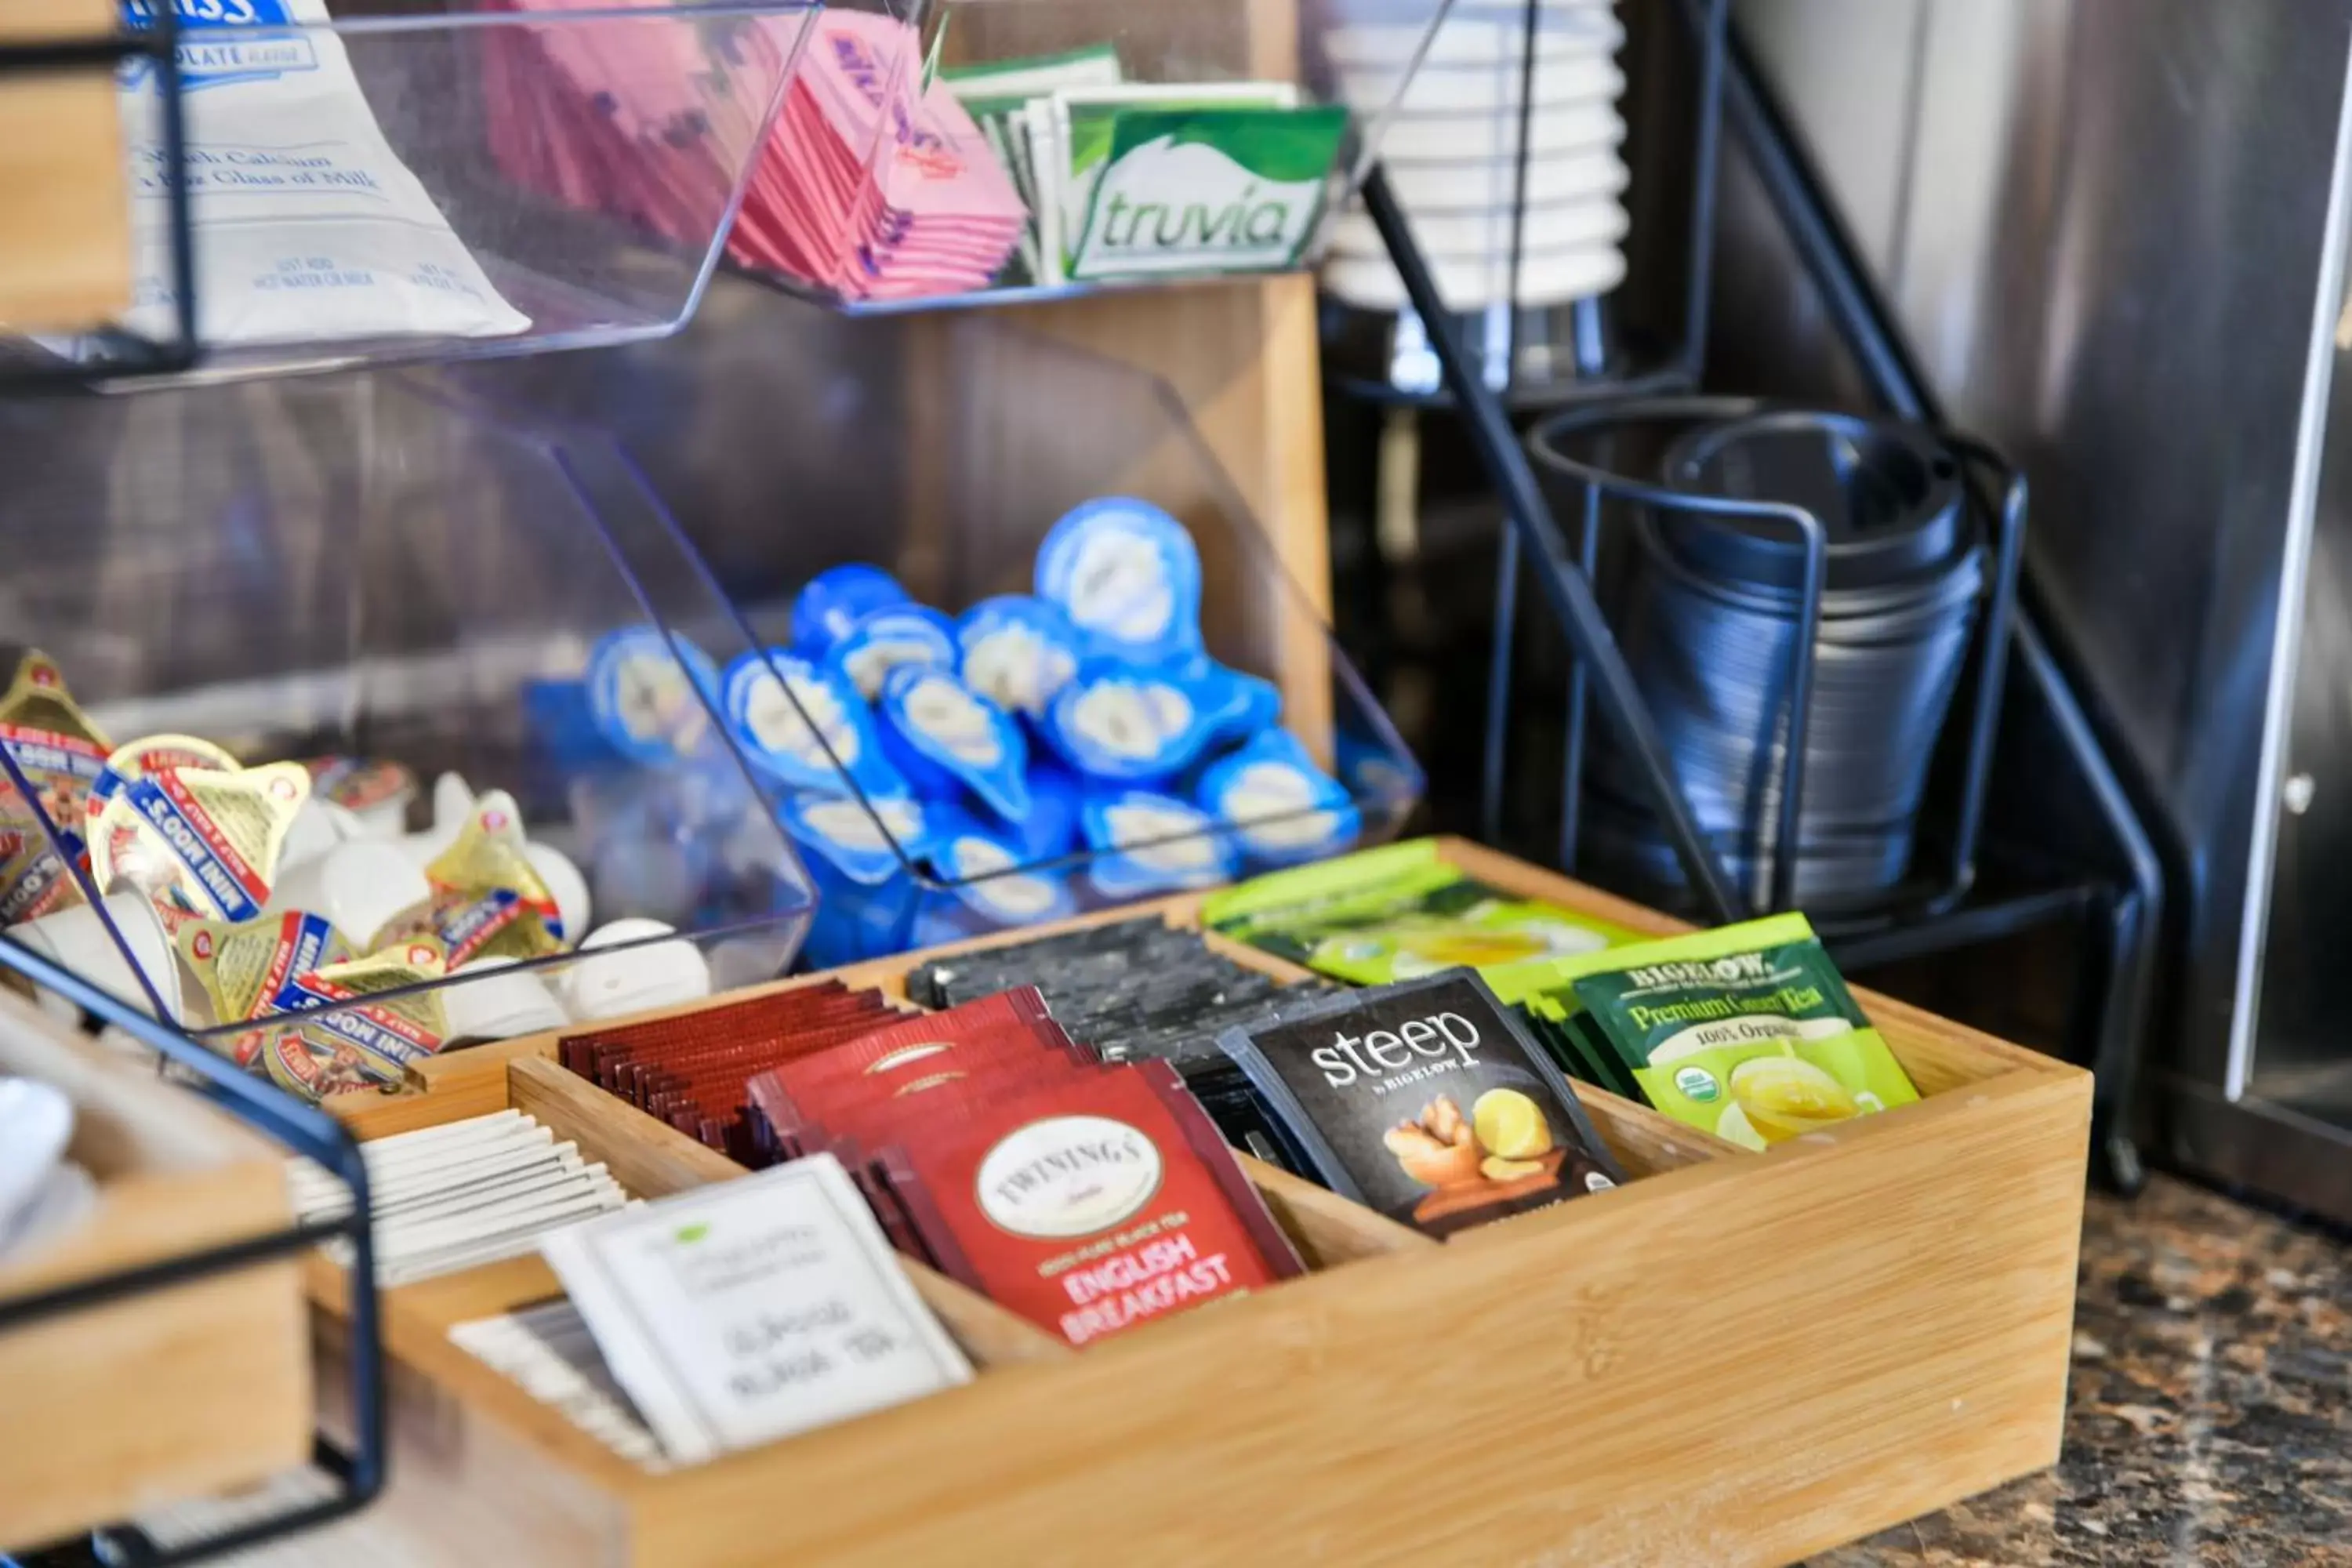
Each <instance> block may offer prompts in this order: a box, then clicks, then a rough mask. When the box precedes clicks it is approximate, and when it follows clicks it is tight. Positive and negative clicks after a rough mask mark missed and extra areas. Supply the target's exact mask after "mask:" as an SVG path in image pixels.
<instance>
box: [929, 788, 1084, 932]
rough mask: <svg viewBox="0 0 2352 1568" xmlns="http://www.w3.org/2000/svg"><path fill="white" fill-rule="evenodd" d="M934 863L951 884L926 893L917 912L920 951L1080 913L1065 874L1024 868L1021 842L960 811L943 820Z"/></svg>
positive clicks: (934, 866)
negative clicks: (942, 943)
mask: <svg viewBox="0 0 2352 1568" xmlns="http://www.w3.org/2000/svg"><path fill="white" fill-rule="evenodd" d="M930 860H931V866H932V868H933V870H934V871H935V872H937V874H938V876H939V878H940V880H941V881H944V882H947V883H949V884H950V886H947V887H944V888H937V889H929V890H927V891H926V892H925V893H924V894H923V897H922V900H921V901H920V903H919V905H918V906H917V908H916V911H915V923H914V933H913V942H914V945H915V946H917V947H934V946H937V945H938V944H940V943H941V942H961V941H962V940H963V939H965V938H967V937H973V936H984V935H986V934H988V933H989V932H991V931H1004V930H1007V929H1008V928H1011V927H1014V926H1031V925H1043V924H1045V923H1047V922H1049V921H1062V920H1067V919H1069V918H1070V917H1071V916H1072V915H1075V914H1076V913H1077V911H1078V900H1077V896H1076V894H1075V893H1074V892H1072V891H1071V889H1070V879H1069V878H1068V877H1067V876H1066V875H1065V874H1063V873H1061V872H1057V871H1042V870H1024V869H1023V868H1022V867H1023V864H1024V861H1023V850H1022V847H1021V845H1020V844H1019V843H1018V842H1016V841H1014V840H1012V839H1009V838H1008V837H1006V836H1005V835H1004V834H1003V833H1002V832H1000V831H997V830H995V829H992V828H990V827H988V826H985V825H984V824H982V823H981V822H980V821H979V820H978V819H976V818H974V817H971V816H966V815H964V814H962V813H959V812H950V813H948V814H947V815H946V816H945V817H944V819H943V821H942V822H941V823H940V827H939V832H938V837H937V838H936V839H935V841H934V843H933V847H932V850H931V856H930Z"/></svg>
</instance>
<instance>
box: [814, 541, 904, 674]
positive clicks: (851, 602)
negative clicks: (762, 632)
mask: <svg viewBox="0 0 2352 1568" xmlns="http://www.w3.org/2000/svg"><path fill="white" fill-rule="evenodd" d="M906 603H908V595H907V590H906V589H905V588H903V587H901V586H900V585H899V584H898V579H897V578H896V577H893V576H891V575H890V574H888V573H887V572H885V571H883V570H882V568H880V567H879V566H868V565H866V564H865V563H862V562H860V563H852V564H850V565H847V566H835V567H834V568H833V569H832V570H831V571H829V572H820V573H818V574H816V575H815V576H814V577H812V578H810V579H809V580H808V581H807V582H806V583H805V584H802V586H801V591H800V592H799V593H798V594H796V595H793V651H794V652H795V653H798V654H799V655H800V656H801V657H802V658H806V659H810V660H812V661H815V660H822V659H823V658H824V656H825V655H826V654H828V653H830V652H832V651H833V645H834V644H835V643H837V642H839V641H840V640H841V639H842V638H843V637H847V636H848V635H849V628H850V627H852V626H856V624H857V622H858V619H859V617H861V616H864V615H866V613H867V612H868V611H870V610H879V609H882V608H885V607H886V606H887V605H903V604H906Z"/></svg>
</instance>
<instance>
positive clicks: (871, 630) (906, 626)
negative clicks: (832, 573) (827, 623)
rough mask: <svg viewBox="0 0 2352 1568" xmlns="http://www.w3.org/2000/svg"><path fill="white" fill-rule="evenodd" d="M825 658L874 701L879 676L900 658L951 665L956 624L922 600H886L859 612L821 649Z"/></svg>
mask: <svg viewBox="0 0 2352 1568" xmlns="http://www.w3.org/2000/svg"><path fill="white" fill-rule="evenodd" d="M825 659H826V663H827V664H828V666H829V667H830V668H832V669H833V670H835V672H836V673H837V674H839V675H840V676H842V677H843V678H844V679H846V680H847V681H848V682H849V684H850V685H851V686H853V687H855V688H856V690H857V695H858V696H859V697H861V698H863V699H865V700H866V701H868V702H872V701H874V700H877V699H878V698H879V697H880V696H881V695H882V682H883V681H884V680H885V679H887V678H888V677H889V674H890V672H891V671H892V670H894V669H896V668H898V667H899V666H900V665H902V664H911V665H917V666H927V667H929V668H937V669H946V670H952V669H954V668H955V667H956V646H955V628H954V627H953V626H951V625H950V624H949V621H948V618H947V617H946V616H943V615H941V614H940V613H939V612H938V611H937V610H934V609H932V608H930V607H929V606H928V605H883V606H882V607H881V608H880V609H877V610H870V611H868V612H867V613H866V614H865V615H863V616H858V617H857V621H856V624H855V625H854V626H851V627H850V628H849V630H847V631H846V632H845V633H843V634H842V636H841V637H840V639H839V640H838V641H836V642H835V644H834V645H833V648H832V651H831V652H829V653H827V654H826V655H825Z"/></svg>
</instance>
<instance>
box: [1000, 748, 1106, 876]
mask: <svg viewBox="0 0 2352 1568" xmlns="http://www.w3.org/2000/svg"><path fill="white" fill-rule="evenodd" d="M1028 784H1029V814H1028V815H1027V816H1024V817H1023V818H1022V819H1021V820H1020V821H1018V822H1015V823H1011V824H1008V825H1007V826H1006V827H1005V829H1004V831H1005V832H1006V833H1008V834H1009V835H1011V836H1012V837H1013V838H1016V839H1017V840H1019V842H1020V845H1021V856H1022V859H1023V861H1024V864H1028V865H1035V864H1036V863H1037V862H1039V861H1041V860H1057V859H1059V858H1062V857H1063V856H1065V855H1067V854H1068V853H1069V852H1070V851H1071V850H1073V849H1076V847H1078V835H1079V833H1080V831H1081V829H1080V826H1079V822H1078V813H1079V809H1080V807H1081V806H1082V805H1084V803H1085V800H1086V786H1085V784H1082V783H1081V782H1080V781H1079V779H1078V775H1077V774H1076V773H1072V772H1070V770H1069V769H1067V768H1066V767H1064V766H1062V765H1061V763H1057V762H1055V761H1054V760H1053V759H1052V758H1051V757H1048V756H1041V755H1039V754H1037V753H1036V752H1034V751H1033V752H1031V753H1030V757H1029V778H1028Z"/></svg>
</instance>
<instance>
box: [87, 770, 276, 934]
mask: <svg viewBox="0 0 2352 1568" xmlns="http://www.w3.org/2000/svg"><path fill="white" fill-rule="evenodd" d="M309 799H310V770H309V769H308V768H306V767H304V766H303V765H302V764H301V763H270V764H269V765H268V766H267V767H259V768H245V769H242V770H240V771H238V772H236V773H226V772H221V771H215V770H213V769H185V770H184V769H177V768H165V769H163V770H162V771H160V772H157V773H149V774H147V775H146V776H145V777H143V778H141V779H139V780H137V781H135V782H133V783H131V784H126V785H125V786H124V787H123V789H122V790H121V793H120V794H118V795H115V797H114V798H113V799H112V800H110V801H109V802H107V804H106V808H105V809H104V810H103V811H101V812H100V814H99V817H98V821H97V823H96V824H95V825H94V826H93V830H92V832H91V834H90V842H89V863H90V877H91V879H92V880H93V881H94V882H95V883H96V884H97V887H98V889H99V891H100V892H101V893H110V892H113V891H116V890H117V889H121V888H126V887H127V888H135V889H138V890H139V891H141V892H142V893H144V894H146V895H147V898H148V899H149V900H150V901H151V902H152V903H153V904H154V906H155V909H156V912H157V913H159V914H160V915H162V916H163V923H164V926H165V927H166V929H168V930H174V931H176V930H177V929H178V928H179V927H180V926H182V925H184V924H186V923H187V922H188V921H196V920H227V921H249V920H251V919H253V918H254V917H255V916H256V915H258V914H259V913H260V912H261V909H262V906H263V905H264V904H266V903H268V901H269V888H270V884H271V882H272V881H274V880H275V879H276V878H277V875H278V858H279V852H280V851H281V850H282V849H283V847H285V843H286V835H287V832H288V830H289V828H290V827H291V826H293V823H294V818H295V817H296V816H297V815H299V813H300V811H301V809H302V805H303V803H304V802H305V801H307V800H309Z"/></svg>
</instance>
